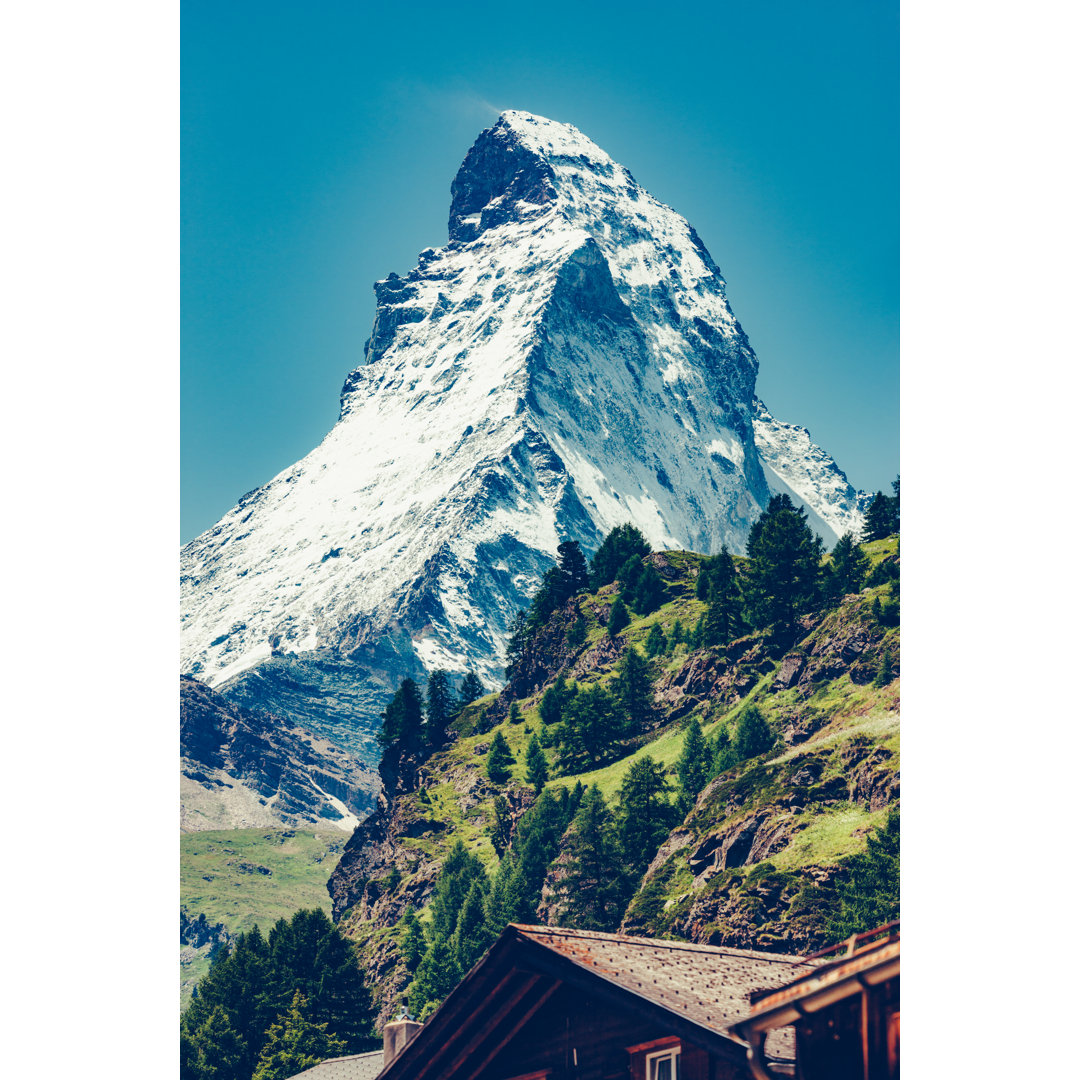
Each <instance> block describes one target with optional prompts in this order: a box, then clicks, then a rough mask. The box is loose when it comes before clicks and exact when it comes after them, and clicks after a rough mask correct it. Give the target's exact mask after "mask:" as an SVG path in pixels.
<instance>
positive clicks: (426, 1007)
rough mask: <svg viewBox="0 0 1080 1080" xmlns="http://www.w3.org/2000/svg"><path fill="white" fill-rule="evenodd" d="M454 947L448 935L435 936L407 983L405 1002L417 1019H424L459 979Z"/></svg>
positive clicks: (459, 973)
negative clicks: (412, 977)
mask: <svg viewBox="0 0 1080 1080" xmlns="http://www.w3.org/2000/svg"><path fill="white" fill-rule="evenodd" d="M463 974H464V973H463V972H462V970H461V969H460V968H459V967H458V962H457V956H456V955H455V953H454V946H453V944H452V943H451V941H450V938H449V937H441V936H440V937H437V938H435V939H434V940H433V941H432V942H431V945H430V946H429V947H428V951H427V952H426V953H425V954H424V959H423V960H421V961H420V965H419V967H417V969H416V977H415V978H414V979H413V981H412V984H411V985H410V986H409V993H408V997H409V1005H410V1008H411V1009H414V1010H415V1011H416V1012H415V1015H416V1018H417V1019H418V1020H426V1019H427V1017H428V1016H430V1015H431V1013H432V1012H434V1011H435V1009H436V1008H437V1007H438V1005H439V1002H441V1001H442V1000H443V998H445V997H446V995H447V994H449V993H450V991H451V990H453V989H454V987H455V986H457V984H458V983H459V982H460V981H461V976H462V975H463Z"/></svg>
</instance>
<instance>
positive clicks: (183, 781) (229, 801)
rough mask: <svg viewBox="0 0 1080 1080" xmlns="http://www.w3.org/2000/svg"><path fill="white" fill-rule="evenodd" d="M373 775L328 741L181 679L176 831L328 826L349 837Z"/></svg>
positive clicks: (373, 785) (367, 802) (366, 803)
mask: <svg viewBox="0 0 1080 1080" xmlns="http://www.w3.org/2000/svg"><path fill="white" fill-rule="evenodd" d="M378 790H379V783H378V777H377V776H376V775H375V773H373V772H372V771H371V770H369V769H367V768H365V767H364V766H363V765H362V763H361V762H359V761H357V760H356V758H355V757H353V755H351V754H349V753H348V752H346V751H344V750H342V749H341V747H339V746H335V745H333V744H332V743H330V742H328V741H327V740H326V739H323V738H320V737H319V736H316V735H313V734H311V732H308V731H302V730H300V729H298V728H293V727H290V726H289V725H288V724H287V723H285V722H283V721H282V720H281V719H280V718H279V717H274V716H267V715H265V714H262V713H258V712H255V711H253V710H250V709H245V708H243V707H241V706H238V705H236V704H234V703H232V702H229V701H227V700H226V699H224V698H223V697H222V696H221V695H220V694H218V693H215V691H213V690H211V689H210V687H208V686H206V685H204V684H203V683H200V682H199V681H198V680H196V679H192V678H188V677H185V676H181V677H180V797H181V805H180V829H181V831H182V832H194V831H198V830H201V829H232V828H250V827H261V826H265V825H282V824H284V825H289V826H297V825H316V824H317V825H321V826H323V827H326V826H330V825H333V826H335V827H337V828H340V829H343V830H345V831H351V830H352V829H353V828H354V827H355V826H356V825H357V824H358V822H359V820H360V819H361V818H363V817H366V816H367V814H368V813H369V811H370V810H371V807H372V806H373V805H374V802H375V798H376V795H377V792H378Z"/></svg>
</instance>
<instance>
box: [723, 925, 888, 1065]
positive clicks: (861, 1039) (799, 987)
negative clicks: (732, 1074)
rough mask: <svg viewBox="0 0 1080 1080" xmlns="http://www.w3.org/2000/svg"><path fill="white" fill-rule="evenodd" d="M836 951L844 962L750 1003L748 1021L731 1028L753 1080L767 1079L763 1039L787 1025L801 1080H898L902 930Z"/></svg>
mask: <svg viewBox="0 0 1080 1080" xmlns="http://www.w3.org/2000/svg"><path fill="white" fill-rule="evenodd" d="M836 948H838V949H839V948H842V949H844V950H845V951H844V954H843V955H842V956H840V957H837V958H835V959H832V960H831V961H829V962H827V963H824V964H821V965H820V966H818V967H817V968H816V969H814V970H811V971H807V972H803V973H802V974H800V975H799V976H798V977H797V978H795V979H793V980H792V981H791V982H790V983H789V984H788V985H787V986H784V987H781V988H779V989H777V990H774V991H772V992H770V993H767V994H765V995H755V997H756V998H757V1000H756V1001H755V1004H754V1008H753V1010H752V1011H751V1014H750V1016H749V1017H748V1018H747V1019H746V1020H744V1021H742V1022H741V1023H739V1024H737V1025H735V1030H736V1032H737V1033H738V1034H739V1035H741V1036H742V1037H743V1038H744V1039H745V1040H746V1041H747V1043H748V1044H749V1046H750V1063H751V1068H752V1069H753V1070H754V1076H755V1077H756V1078H757V1080H766V1078H768V1077H769V1076H770V1073H769V1072H768V1065H769V1058H768V1053H767V1045H768V1039H769V1038H770V1037H771V1036H772V1034H773V1033H774V1032H775V1031H777V1030H781V1029H784V1028H787V1026H788V1025H791V1024H793V1025H794V1026H795V1060H796V1069H795V1076H796V1077H797V1078H798V1080H898V1078H899V1076H900V924H899V923H889V924H888V925H887V926H882V927H879V928H878V929H877V930H871V931H869V932H868V933H866V934H858V935H856V936H855V937H853V938H851V939H850V940H849V941H848V942H846V943H844V945H840V946H836ZM833 951H835V949H828V950H826V953H830V952H833ZM826 953H820V954H818V955H819V956H824V955H825V954H826Z"/></svg>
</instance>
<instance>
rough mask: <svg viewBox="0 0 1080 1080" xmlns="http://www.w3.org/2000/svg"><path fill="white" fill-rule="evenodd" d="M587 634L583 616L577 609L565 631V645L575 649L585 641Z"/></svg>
mask: <svg viewBox="0 0 1080 1080" xmlns="http://www.w3.org/2000/svg"><path fill="white" fill-rule="evenodd" d="M587 634H588V629H587V627H586V626H585V619H584V616H582V614H581V612H580V611H579V612H578V613H577V617H576V618H575V619H574V620H573V622H571V623H570V627H569V629H568V630H567V631H566V647H567V648H568V649H570V650H571V651H573V650H574V649H577V648H578V647H579V646H580V645H581V644H582V643H583V642H584V641H585V637H586V635H587Z"/></svg>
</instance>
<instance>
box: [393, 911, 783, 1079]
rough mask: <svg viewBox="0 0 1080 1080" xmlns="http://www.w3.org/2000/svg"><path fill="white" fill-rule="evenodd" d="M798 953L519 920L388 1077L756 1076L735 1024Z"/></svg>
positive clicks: (777, 980)
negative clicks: (754, 994)
mask: <svg viewBox="0 0 1080 1080" xmlns="http://www.w3.org/2000/svg"><path fill="white" fill-rule="evenodd" d="M792 963H801V958H780V959H779V960H778V959H777V958H774V957H765V956H763V954H755V953H746V952H740V951H739V950H722V949H710V948H708V947H706V946H693V945H689V944H686V943H674V942H651V941H649V940H647V939H637V938H626V937H620V936H618V935H613V934H589V933H586V932H580V931H561V930H558V929H553V928H546V927H535V928H534V927H514V926H511V927H508V928H507V931H506V932H505V933H504V934H503V935H502V936H501V937H500V938H499V940H498V941H497V942H496V944H495V945H494V946H493V947H492V949H491V950H490V952H489V953H488V954H487V956H486V957H485V958H484V959H483V960H482V961H481V962H480V963H479V964H478V965H477V966H476V967H475V968H474V969H473V970H472V971H471V972H470V973H469V975H468V976H466V978H465V979H464V980H463V982H462V983H461V984H460V985H459V986H458V987H457V989H456V990H455V991H454V992H453V994H451V995H450V997H449V998H447V1000H446V1001H445V1002H444V1003H443V1005H442V1007H441V1008H440V1009H439V1010H438V1011H437V1012H436V1013H435V1014H434V1016H432V1017H431V1018H430V1019H429V1020H428V1022H427V1023H426V1024H425V1025H424V1026H423V1027H422V1028H421V1029H420V1030H419V1031H418V1032H417V1033H416V1034H415V1035H414V1036H413V1038H412V1039H411V1040H410V1042H409V1043H408V1045H407V1046H406V1047H405V1049H404V1050H403V1051H402V1052H401V1053H400V1054H399V1055H398V1056H397V1057H396V1058H394V1060H392V1061H391V1062H389V1064H387V1065H386V1067H385V1068H384V1070H383V1072H382V1073H381V1074H380V1077H381V1078H384V1080H748V1078H749V1077H750V1076H751V1073H750V1070H749V1066H748V1064H747V1056H746V1051H747V1048H746V1044H745V1043H744V1042H742V1041H741V1039H739V1038H738V1037H737V1036H734V1035H732V1034H731V1033H730V1031H729V1026H730V1024H733V1023H734V1022H735V1020H736V1019H739V1018H741V1017H743V1016H745V1015H746V1013H747V1012H748V1011H749V1009H750V1001H749V993H750V989H752V988H753V987H755V986H756V987H757V988H758V989H761V988H762V987H767V986H776V985H780V984H781V983H782V981H783V979H784V976H785V975H789V973H790V971H791V964H792ZM725 975H727V976H729V977H727V978H725ZM733 986H734V987H735V989H732V987H733ZM736 1014H737V1015H736ZM789 1045H790V1046H792V1047H793V1042H791V1041H790V1040H789Z"/></svg>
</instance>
